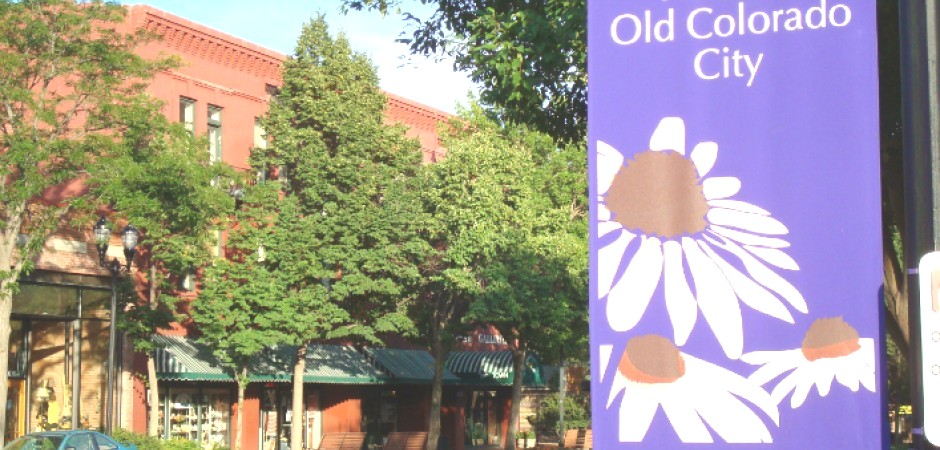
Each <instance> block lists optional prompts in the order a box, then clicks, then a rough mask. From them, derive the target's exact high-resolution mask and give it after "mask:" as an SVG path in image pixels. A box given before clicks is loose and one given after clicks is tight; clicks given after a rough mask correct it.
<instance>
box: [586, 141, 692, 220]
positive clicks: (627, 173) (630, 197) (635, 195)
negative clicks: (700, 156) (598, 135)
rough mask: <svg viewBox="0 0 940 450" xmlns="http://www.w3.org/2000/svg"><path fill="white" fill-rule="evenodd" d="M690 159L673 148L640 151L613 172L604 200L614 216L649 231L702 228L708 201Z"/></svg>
mask: <svg viewBox="0 0 940 450" xmlns="http://www.w3.org/2000/svg"><path fill="white" fill-rule="evenodd" d="M699 181H700V180H699V176H698V172H697V171H696V169H695V164H693V163H692V161H691V160H689V159H688V158H685V157H684V156H682V155H680V154H678V153H676V152H673V151H658V152H657V151H652V150H648V151H645V152H641V153H639V154H637V155H636V156H634V157H633V159H632V160H630V161H629V162H628V163H627V164H626V165H625V166H624V167H621V168H620V171H618V172H617V174H616V175H615V176H614V180H613V182H612V183H611V186H610V190H608V191H607V195H606V196H605V198H604V200H605V202H606V203H607V208H608V209H610V212H611V213H613V220H615V221H617V222H618V223H620V224H621V225H623V227H624V228H626V229H629V230H639V231H641V232H642V233H644V234H646V235H656V236H661V237H664V238H674V237H677V236H681V235H688V234H695V233H699V232H701V231H703V230H704V229H705V226H706V225H707V222H706V221H705V214H706V213H707V212H708V202H707V200H706V199H705V194H704V193H703V192H702V185H701V184H699Z"/></svg>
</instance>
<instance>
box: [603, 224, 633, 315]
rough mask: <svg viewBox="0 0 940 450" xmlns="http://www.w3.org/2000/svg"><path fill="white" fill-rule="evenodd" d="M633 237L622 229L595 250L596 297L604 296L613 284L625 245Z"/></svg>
mask: <svg viewBox="0 0 940 450" xmlns="http://www.w3.org/2000/svg"><path fill="white" fill-rule="evenodd" d="M633 238H634V234H633V233H630V232H627V231H624V232H623V233H622V234H621V235H620V237H618V238H617V240H615V241H614V242H611V243H610V244H607V245H605V246H604V247H601V248H600V250H598V251H597V260H598V264H597V298H604V296H605V295H607V294H608V293H609V292H610V289H611V287H613V284H614V276H616V275H617V269H619V268H620V264H621V263H620V262H621V261H622V260H623V255H624V253H625V252H626V251H627V245H629V244H630V241H632V240H633Z"/></svg>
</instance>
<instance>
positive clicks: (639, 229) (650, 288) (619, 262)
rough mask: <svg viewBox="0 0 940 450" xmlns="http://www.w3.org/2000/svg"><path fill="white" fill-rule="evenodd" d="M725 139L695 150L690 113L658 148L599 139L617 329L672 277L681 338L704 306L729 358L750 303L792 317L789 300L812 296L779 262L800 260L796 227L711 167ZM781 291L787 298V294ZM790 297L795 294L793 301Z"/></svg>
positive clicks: (602, 263)
mask: <svg viewBox="0 0 940 450" xmlns="http://www.w3.org/2000/svg"><path fill="white" fill-rule="evenodd" d="M717 156H718V145H717V144H716V143H714V142H700V143H698V144H696V145H695V147H694V148H693V149H692V152H691V154H689V155H686V149H685V123H684V122H683V121H682V119H681V118H678V117H667V118H665V119H663V120H662V121H661V122H660V123H659V126H658V127H657V128H656V130H655V131H654V132H653V135H652V137H651V138H650V149H649V150H646V151H643V152H640V153H637V154H636V155H634V156H633V159H631V160H629V161H625V160H624V157H623V155H622V154H621V153H620V152H619V151H617V150H616V149H614V148H613V147H611V146H610V145H608V144H607V143H605V142H603V141H598V142H597V183H598V190H597V191H598V192H599V195H600V197H599V198H598V199H597V201H598V204H597V211H598V213H597V215H598V225H597V228H598V237H599V238H600V239H601V242H602V244H603V246H602V247H601V248H600V249H599V251H598V277H597V279H598V298H604V297H606V299H607V321H608V323H609V324H610V327H611V328H612V329H613V330H614V331H627V330H630V329H632V328H633V327H634V326H636V324H637V323H639V321H640V319H641V318H642V317H643V315H644V314H645V312H646V308H647V306H648V305H649V302H650V299H651V298H652V296H653V293H654V292H655V291H656V290H657V288H658V287H659V285H660V283H663V285H664V294H665V302H666V309H667V311H668V313H669V317H670V320H671V321H672V326H673V333H674V336H673V337H674V341H675V342H676V343H677V344H678V345H680V346H681V345H685V343H686V341H687V340H688V338H689V334H690V333H691V332H692V328H693V327H694V326H695V322H696V319H697V317H698V311H699V310H701V311H702V316H703V317H704V318H705V321H706V322H707V323H708V325H709V326H710V327H711V329H712V331H713V332H714V333H715V336H716V337H717V338H718V342H719V343H720V344H721V347H722V349H724V352H725V354H726V355H727V356H728V357H730V358H735V359H736V358H738V357H740V356H741V352H742V351H743V347H744V339H743V330H742V323H741V322H742V319H741V306H740V304H739V301H740V302H741V303H744V304H745V305H747V306H748V307H750V308H753V309H754V310H756V311H759V312H761V313H763V314H766V315H769V316H772V317H776V318H778V319H780V320H783V321H786V322H789V323H793V316H792V315H791V313H790V310H789V308H788V307H787V306H786V305H787V304H789V305H790V307H792V308H794V309H796V310H797V311H800V312H802V313H806V312H807V306H806V301H805V300H804V298H803V296H802V294H800V292H799V291H797V290H796V288H794V287H793V285H791V284H790V283H789V282H787V281H786V280H785V279H783V277H781V276H780V275H778V274H777V273H776V272H775V271H774V269H785V270H799V266H798V265H797V263H796V261H794V260H793V259H792V258H790V256H788V255H787V254H786V253H784V252H783V250H781V249H783V248H786V247H789V246H790V244H789V242H787V241H785V240H783V239H781V238H780V237H779V236H781V235H785V234H787V233H788V230H787V227H786V226H784V225H783V224H782V223H780V222H779V221H777V220H776V219H774V218H773V217H771V216H770V213H769V212H767V211H765V210H763V209H761V208H759V207H757V206H755V205H752V204H750V203H747V202H743V201H739V200H734V199H732V197H733V196H734V195H735V194H737V192H738V190H739V189H740V188H741V182H740V181H739V180H738V179H737V178H734V177H708V176H706V175H708V173H709V171H710V170H711V169H712V166H714V164H715V160H716V158H717ZM781 299H782V300H781ZM784 302H786V304H785V303H784Z"/></svg>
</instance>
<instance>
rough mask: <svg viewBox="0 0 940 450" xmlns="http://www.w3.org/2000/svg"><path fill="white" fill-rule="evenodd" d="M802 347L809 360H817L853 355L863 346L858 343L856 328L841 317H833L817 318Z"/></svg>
mask: <svg viewBox="0 0 940 450" xmlns="http://www.w3.org/2000/svg"><path fill="white" fill-rule="evenodd" d="M801 348H802V350H803V356H805V357H806V360H807V361H815V360H817V359H822V358H838V357H840V356H847V355H851V354H852V353H855V352H856V351H857V350H858V349H859V348H861V345H860V344H859V343H858V331H856V330H855V328H853V327H852V326H851V325H849V324H847V323H845V321H844V320H842V318H841V317H831V318H825V319H817V320H816V321H815V322H813V324H812V325H810V327H809V331H807V332H806V336H805V337H804V338H803V346H802V347H801Z"/></svg>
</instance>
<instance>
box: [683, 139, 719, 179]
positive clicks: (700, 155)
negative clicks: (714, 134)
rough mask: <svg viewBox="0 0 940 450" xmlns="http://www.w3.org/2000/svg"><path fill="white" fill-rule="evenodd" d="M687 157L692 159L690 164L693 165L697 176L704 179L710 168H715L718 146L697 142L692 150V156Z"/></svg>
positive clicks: (712, 143) (711, 143)
mask: <svg viewBox="0 0 940 450" xmlns="http://www.w3.org/2000/svg"><path fill="white" fill-rule="evenodd" d="M689 157H690V158H692V162H693V163H695V169H696V170H697V171H698V176H700V177H704V176H705V175H706V174H707V173H708V172H709V171H711V170H712V167H714V166H715V160H716V159H718V144H716V143H714V142H699V143H698V144H695V148H693V149H692V154H691V155H690V156H689Z"/></svg>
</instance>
